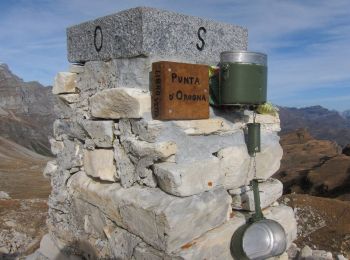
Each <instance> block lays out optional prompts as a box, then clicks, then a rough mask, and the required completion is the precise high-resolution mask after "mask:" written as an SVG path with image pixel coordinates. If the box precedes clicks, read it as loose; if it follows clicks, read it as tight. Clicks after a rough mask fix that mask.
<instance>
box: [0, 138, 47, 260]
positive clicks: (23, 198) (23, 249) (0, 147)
mask: <svg viewBox="0 0 350 260" xmlns="http://www.w3.org/2000/svg"><path fill="white" fill-rule="evenodd" d="M49 159H50V158H47V157H44V156H41V155H39V154H36V153H35V152H32V151H30V150H28V149H26V148H25V147H23V146H20V145H18V144H16V143H14V142H11V141H9V140H7V139H5V138H2V137H0V179H1V182H0V259H15V258H16V257H19V256H21V255H27V254H30V253H32V252H33V251H34V250H35V249H36V248H38V246H39V243H40V239H41V237H42V236H43V234H45V233H46V232H47V228H46V224H45V221H46V217H47V210H48V207H47V198H48V196H49V194H50V190H51V187H50V183H49V181H48V180H47V179H45V178H44V177H43V175H42V171H43V168H44V167H45V165H46V162H47V161H48V160H49Z"/></svg>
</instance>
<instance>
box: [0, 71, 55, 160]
mask: <svg viewBox="0 0 350 260" xmlns="http://www.w3.org/2000/svg"><path fill="white" fill-rule="evenodd" d="M54 104H55V97H54V96H53V95H52V93H51V87H44V86H42V85H41V84H39V83H38V82H24V81H23V80H21V79H20V78H19V77H17V76H16V75H14V74H13V73H12V72H11V71H10V69H9V68H8V66H7V65H6V64H0V136H2V137H5V138H7V139H10V140H12V141H14V142H16V143H18V144H20V145H22V146H25V147H27V148H29V149H31V150H34V151H36V152H38V153H41V154H44V155H49V154H50V145H49V141H48V136H49V135H51V133H52V124H53V121H54V120H55V117H56V116H55V113H54Z"/></svg>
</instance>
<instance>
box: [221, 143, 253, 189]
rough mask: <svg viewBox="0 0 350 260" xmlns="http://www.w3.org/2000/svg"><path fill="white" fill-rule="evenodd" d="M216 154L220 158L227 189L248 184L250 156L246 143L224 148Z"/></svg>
mask: <svg viewBox="0 0 350 260" xmlns="http://www.w3.org/2000/svg"><path fill="white" fill-rule="evenodd" d="M216 156H217V157H218V158H219V159H220V164H221V165H220V166H221V170H222V171H223V174H224V176H225V179H224V186H225V188H226V189H234V188H238V187H240V186H242V185H246V184H248V182H249V175H248V171H249V164H250V156H249V154H248V150H247V146H246V144H241V145H236V146H229V147H226V148H223V149H221V150H219V151H218V152H217V153H216Z"/></svg>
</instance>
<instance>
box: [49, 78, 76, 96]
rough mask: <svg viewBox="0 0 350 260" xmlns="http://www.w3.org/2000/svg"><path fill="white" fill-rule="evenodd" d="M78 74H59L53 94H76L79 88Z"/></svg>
mask: <svg viewBox="0 0 350 260" xmlns="http://www.w3.org/2000/svg"><path fill="white" fill-rule="evenodd" d="M76 76H77V74H75V73H71V72H59V73H57V75H56V77H55V80H54V84H53V88H52V93H53V94H56V95H57V94H65V93H75V92H76V86H77V81H76V79H77V77H76Z"/></svg>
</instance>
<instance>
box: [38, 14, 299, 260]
mask: <svg viewBox="0 0 350 260" xmlns="http://www.w3.org/2000/svg"><path fill="white" fill-rule="evenodd" d="M141 9H142V8H141ZM146 11H147V9H146ZM108 19H110V18H108ZM188 19H189V18H188ZM146 20H147V19H146ZM84 26H85V27H86V26H87V25H86V24H85V25H84ZM84 26H83V27H84ZM78 28H79V27H74V28H73V29H74V31H78ZM215 28H216V27H215ZM238 31H240V30H238ZM235 37H238V38H239V39H240V40H239V41H236V42H233V43H232V44H233V46H231V48H235V49H237V48H242V46H241V45H242V42H243V43H244V42H245V44H243V45H245V46H246V34H239V33H238V34H237V35H236V36H235ZM149 48H151V47H149ZM71 49H72V48H71ZM148 51H149V50H148ZM219 51H220V50H219V49H218V50H217V52H219ZM160 54H161V55H160V56H157V54H156V53H153V54H152V53H149V55H148V56H146V57H129V58H121V57H113V56H112V57H111V59H109V60H108V61H106V60H100V61H85V62H84V64H80V65H72V66H71V68H70V71H69V72H61V73H58V75H57V76H56V78H55V84H54V87H53V93H55V94H57V95H58V97H59V100H60V104H59V105H58V107H57V109H56V110H57V112H58V115H59V117H58V119H57V120H56V121H55V123H54V138H52V139H51V140H50V142H51V147H52V152H53V153H54V154H55V155H56V159H55V160H53V161H51V162H50V163H49V164H48V166H47V168H46V170H45V175H46V176H48V177H50V178H51V184H52V194H51V195H50V199H49V219H48V222H47V223H48V226H49V231H50V232H49V234H48V235H46V236H45V237H44V239H43V241H42V245H41V249H40V250H39V254H41V256H42V257H47V258H54V257H52V255H50V254H48V253H47V250H46V249H45V248H48V247H49V248H55V250H53V249H52V250H51V252H56V256H57V255H59V256H66V257H67V255H70V257H71V258H72V257H73V256H84V257H86V258H87V259H94V258H97V259H135V260H139V259H150V260H151V259H152V260H153V259H231V258H232V256H231V253H230V241H231V237H232V235H233V233H234V232H235V230H236V229H237V228H238V227H240V226H241V225H243V224H244V223H246V221H247V219H248V218H249V216H250V215H251V214H252V212H253V211H254V207H253V205H254V204H253V196H252V191H251V188H250V187H249V186H248V184H249V181H250V180H251V179H252V178H253V160H252V158H251V157H250V156H249V155H248V152H247V147H246V143H245V131H246V125H247V123H249V122H252V120H253V115H252V113H251V112H249V111H238V110H234V109H233V108H225V109H214V108H211V109H210V118H209V119H205V120H186V121H183V120H175V121H158V120H153V119H152V116H151V93H150V84H149V82H150V79H149V77H150V70H151V64H152V62H154V61H159V60H164V59H166V60H172V61H181V62H183V61H186V62H189V61H192V62H196V61H195V60H191V55H189V56H187V57H186V59H185V58H183V57H184V56H183V55H179V56H178V57H175V58H174V55H175V54H174V53H172V54H171V55H169V57H166V54H165V52H160ZM73 56H74V55H70V57H73ZM175 56H176V55H175ZM79 57H80V58H79V59H82V58H81V57H83V55H81V54H79ZM210 59H212V55H211V56H210ZM201 63H207V64H209V65H210V63H211V60H206V61H205V60H204V58H202V59H201ZM256 120H257V122H260V123H261V124H262V132H261V140H262V144H261V152H260V153H258V154H257V156H256V166H257V177H259V178H261V179H263V180H265V181H264V183H262V184H261V190H262V193H261V197H262V206H263V208H264V211H263V212H264V214H265V216H266V217H267V218H271V219H274V220H276V221H278V222H279V223H281V225H282V226H283V227H284V229H285V231H286V234H287V238H288V245H290V244H291V242H292V241H293V240H294V239H295V237H296V221H295V218H294V213H293V210H292V209H291V208H289V207H286V206H283V205H278V203H276V200H277V199H278V198H279V197H280V196H281V195H282V189H283V187H282V184H281V183H280V182H279V181H278V180H274V179H271V178H270V177H271V176H272V175H273V174H274V173H275V172H276V171H277V170H278V169H279V166H280V160H281V157H282V152H283V151H282V148H281V146H280V144H279V137H278V134H277V133H278V131H279V130H280V122H279V118H278V116H270V115H258V116H257V118H256Z"/></svg>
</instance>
